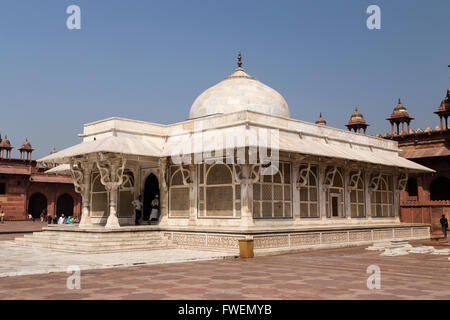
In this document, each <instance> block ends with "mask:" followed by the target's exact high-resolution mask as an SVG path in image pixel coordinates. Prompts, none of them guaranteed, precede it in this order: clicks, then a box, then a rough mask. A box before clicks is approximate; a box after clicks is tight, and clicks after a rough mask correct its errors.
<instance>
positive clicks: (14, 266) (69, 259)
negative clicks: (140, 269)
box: [0, 242, 235, 278]
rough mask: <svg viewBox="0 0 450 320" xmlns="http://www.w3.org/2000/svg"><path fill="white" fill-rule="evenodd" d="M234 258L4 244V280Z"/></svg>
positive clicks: (0, 247) (0, 262)
mask: <svg viewBox="0 0 450 320" xmlns="http://www.w3.org/2000/svg"><path fill="white" fill-rule="evenodd" d="M234 257H235V255H233V254H227V253H222V252H214V251H201V250H185V249H159V250H149V251H134V252H115V253H95V254H74V253H64V252H57V251H54V250H50V249H45V248H24V247H16V246H10V245H8V244H7V243H6V242H0V278H2V277H10V276H18V275H30V274H44V273H50V272H66V271H67V268H68V267H69V266H74V265H75V266H78V267H79V268H80V270H91V269H106V268H114V267H119V266H121V267H126V266H134V265H145V264H165V263H174V262H186V261H195V260H211V259H227V258H234Z"/></svg>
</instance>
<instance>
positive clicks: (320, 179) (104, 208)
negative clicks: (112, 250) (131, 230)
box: [40, 67, 430, 230]
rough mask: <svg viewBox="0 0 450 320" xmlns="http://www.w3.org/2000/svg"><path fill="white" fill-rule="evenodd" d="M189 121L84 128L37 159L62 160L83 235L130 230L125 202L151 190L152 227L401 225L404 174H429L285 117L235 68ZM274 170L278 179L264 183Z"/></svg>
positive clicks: (277, 102) (380, 146) (265, 90)
mask: <svg viewBox="0 0 450 320" xmlns="http://www.w3.org/2000/svg"><path fill="white" fill-rule="evenodd" d="M189 114H190V119H188V120H186V121H184V122H180V123H175V124H171V125H161V124H155V123H149V122H143V121H136V120H129V119H122V118H110V119H106V120H101V121H97V122H94V123H90V124H86V125H85V126H84V132H83V134H81V135H80V136H81V137H82V138H83V142H82V143H80V144H79V145H76V146H74V147H71V148H68V149H65V150H62V151H60V152H57V153H55V154H52V155H50V156H47V157H45V158H43V159H41V160H40V161H41V162H57V163H70V165H71V171H72V175H73V178H74V183H75V186H76V190H77V191H78V192H80V193H81V195H82V198H83V210H82V221H81V227H86V226H92V225H104V226H105V227H106V228H119V227H120V226H125V225H130V224H134V212H133V208H132V206H131V201H132V200H133V199H136V198H137V197H138V196H139V195H143V196H145V195H148V194H155V192H159V195H160V212H161V216H160V219H159V226H174V227H176V226H178V227H185V228H186V227H187V228H194V229H195V228H197V229H198V228H202V227H215V228H219V229H220V228H224V229H226V228H229V227H231V228H239V229H244V230H245V229H252V228H266V229H267V228H269V229H270V228H272V227H273V228H279V227H286V228H290V227H302V226H312V225H347V224H349V225H355V224H357V225H364V224H369V225H370V224H383V223H399V218H398V196H399V191H401V190H403V188H404V186H405V183H406V179H407V175H408V173H409V172H425V171H430V170H429V169H428V168H425V167H423V166H420V165H418V164H415V163H413V162H411V161H408V160H406V159H403V158H400V157H399V156H398V148H397V143H396V142H395V141H388V140H385V139H381V138H378V137H374V136H367V135H362V134H357V133H352V132H349V131H344V130H340V129H336V128H332V127H328V126H323V125H316V124H313V123H308V122H303V121H299V120H295V119H291V118H290V111H289V107H288V105H287V103H286V101H285V100H284V98H283V97H282V96H281V95H280V94H279V93H278V92H276V91H275V90H273V89H272V88H270V87H268V86H266V85H264V84H262V83H261V82H259V81H258V80H256V79H255V78H253V77H251V76H248V75H247V74H246V73H245V72H244V71H243V69H242V68H241V67H239V68H238V69H236V72H235V73H234V74H232V75H231V76H230V77H228V78H226V79H224V80H222V81H221V82H220V83H219V84H217V85H216V86H214V87H212V88H210V89H208V90H206V91H205V92H204V93H202V94H201V95H200V96H199V97H198V98H197V99H196V100H195V102H194V104H193V105H192V108H191V110H190V113H189ZM266 134H268V136H269V138H267V137H264V138H263V140H264V141H265V142H267V141H266V139H267V140H270V141H269V142H270V143H269V144H266V145H265V146H268V150H263V149H261V147H262V143H261V139H262V137H263V135H266ZM227 139H229V140H227ZM225 140H226V141H225ZM230 141H231V142H232V143H231V144H230V143H229V142H230ZM262 151H264V152H266V155H267V157H264V156H263V155H262V153H261V152H262ZM255 152H256V153H255ZM255 154H256V155H255ZM180 162H181V163H180ZM220 162H222V163H220ZM275 162H276V165H275V166H276V167H277V169H278V170H274V172H273V174H263V173H264V168H266V164H267V163H270V164H271V165H273V164H274V163H275ZM149 179H150V180H151V181H153V184H152V183H149V181H150V180H149ZM155 182H156V184H155ZM149 188H151V189H154V190H150V191H149V190H148V189H149ZM155 188H157V189H159V190H156V191H155Z"/></svg>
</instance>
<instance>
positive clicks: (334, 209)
mask: <svg viewBox="0 0 450 320" xmlns="http://www.w3.org/2000/svg"><path fill="white" fill-rule="evenodd" d="M338 206H339V197H338V196H331V216H332V217H339V207H338Z"/></svg>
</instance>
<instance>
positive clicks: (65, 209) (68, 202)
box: [56, 193, 73, 217]
mask: <svg viewBox="0 0 450 320" xmlns="http://www.w3.org/2000/svg"><path fill="white" fill-rule="evenodd" d="M62 214H64V216H65V217H71V216H73V199H72V197H71V196H70V195H68V194H67V193H65V194H63V195H62V196H60V197H59V198H58V201H57V202H56V215H57V216H58V217H59V216H61V215H62Z"/></svg>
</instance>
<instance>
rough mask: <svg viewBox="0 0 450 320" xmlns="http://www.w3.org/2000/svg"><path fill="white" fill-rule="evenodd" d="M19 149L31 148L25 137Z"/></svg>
mask: <svg viewBox="0 0 450 320" xmlns="http://www.w3.org/2000/svg"><path fill="white" fill-rule="evenodd" d="M20 149H22V150H31V149H33V148H32V147H31V144H30V142H29V141H28V138H26V139H25V141H24V142H23V143H22V146H21V147H20Z"/></svg>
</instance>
